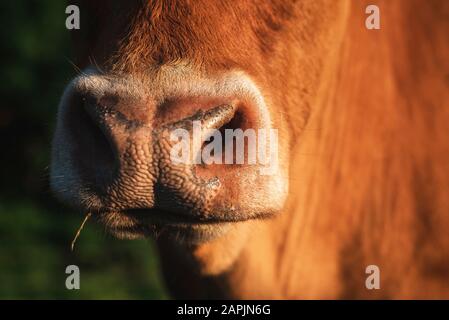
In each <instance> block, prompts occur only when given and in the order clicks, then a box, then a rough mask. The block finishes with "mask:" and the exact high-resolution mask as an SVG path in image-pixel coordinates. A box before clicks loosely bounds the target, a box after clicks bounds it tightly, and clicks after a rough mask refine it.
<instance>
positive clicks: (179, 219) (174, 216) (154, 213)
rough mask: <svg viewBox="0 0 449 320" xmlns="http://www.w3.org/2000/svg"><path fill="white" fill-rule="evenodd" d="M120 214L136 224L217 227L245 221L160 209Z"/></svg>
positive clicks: (138, 210)
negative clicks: (197, 215) (135, 221)
mask: <svg viewBox="0 0 449 320" xmlns="http://www.w3.org/2000/svg"><path fill="white" fill-rule="evenodd" d="M121 214H123V215H125V216H127V217H130V218H133V219H136V220H137V221H138V222H147V221H148V222H153V223H154V224H163V225H173V226H175V225H182V226H188V225H191V226H195V225H203V226H206V225H218V224H226V223H233V222H241V221H245V220H247V219H223V218H216V217H195V216H191V215H188V214H183V213H175V212H173V211H169V210H166V209H161V208H152V209H128V210H123V211H121Z"/></svg>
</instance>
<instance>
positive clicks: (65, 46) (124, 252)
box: [0, 0, 168, 299]
mask: <svg viewBox="0 0 449 320" xmlns="http://www.w3.org/2000/svg"><path fill="white" fill-rule="evenodd" d="M65 7H66V3H65V2H64V1H56V0H45V1H1V2H0V19H1V20H0V21H1V22H2V28H1V29H0V38H1V43H2V48H1V51H0V54H1V61H2V63H3V65H2V66H1V72H0V83H1V86H0V92H1V94H0V96H1V100H0V101H1V102H0V154H1V157H0V159H1V160H0V161H1V164H0V299H108V298H111V299H116V298H117V299H121V298H123V299H128V298H134V299H159V298H167V297H168V296H167V293H166V291H165V289H164V287H163V283H162V279H161V275H160V269H159V265H158V260H157V256H156V252H155V248H154V246H153V244H152V243H151V242H150V241H145V240H134V241H123V240H120V241H119V240H115V239H113V238H112V237H111V236H109V235H107V234H106V233H105V232H104V231H103V229H102V228H101V227H100V226H98V225H95V224H92V223H87V225H86V227H85V228H84V230H83V232H82V233H81V237H80V238H79V239H78V242H77V244H76V247H75V251H74V252H73V253H72V252H71V251H70V242H71V241H72V238H73V236H74V235H75V232H76V230H77V229H78V227H79V225H80V223H81V220H82V219H83V217H82V215H80V214H79V213H76V212H73V211H71V210H70V209H68V208H66V207H64V206H62V205H60V204H58V203H57V201H56V200H55V199H54V198H53V197H52V195H51V193H50V191H49V187H48V165H49V153H50V142H51V137H52V132H53V128H54V124H55V115H56V109H57V108H56V107H57V104H58V100H59V97H60V95H61V93H62V91H63V89H64V86H65V85H66V84H67V83H68V82H69V81H70V79H71V78H72V77H73V76H74V75H75V74H76V72H75V70H74V68H73V67H72V65H71V64H70V61H71V53H70V42H69V40H70V39H69V32H68V30H66V29H65V18H66V14H65ZM81 14H82V12H81ZM70 264H75V265H77V266H79V268H80V270H81V289H80V290H67V289H66V288H65V279H66V277H67V275H66V274H65V268H66V266H67V265H70Z"/></svg>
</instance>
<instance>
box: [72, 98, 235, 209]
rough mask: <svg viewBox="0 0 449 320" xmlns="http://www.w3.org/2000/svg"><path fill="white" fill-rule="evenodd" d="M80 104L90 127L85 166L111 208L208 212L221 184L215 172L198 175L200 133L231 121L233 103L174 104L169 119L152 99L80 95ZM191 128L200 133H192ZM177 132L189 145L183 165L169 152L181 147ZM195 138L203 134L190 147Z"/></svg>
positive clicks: (203, 133) (86, 140)
mask: <svg viewBox="0 0 449 320" xmlns="http://www.w3.org/2000/svg"><path fill="white" fill-rule="evenodd" d="M81 101H82V112H84V113H85V114H86V116H87V117H88V118H89V121H87V124H88V125H90V126H91V128H88V129H87V130H86V132H82V133H81V134H82V135H84V136H86V135H88V137H87V138H86V137H85V138H84V142H85V145H84V146H82V145H81V146H80V149H83V148H85V151H87V157H88V158H89V157H90V161H87V162H85V163H84V165H85V166H86V168H87V169H89V170H90V172H91V174H92V175H93V176H94V177H96V179H95V181H94V182H93V183H94V184H96V185H97V187H99V188H100V189H102V190H101V191H102V192H103V193H105V194H107V195H108V197H109V199H108V204H107V206H108V207H109V208H111V209H120V210H125V209H126V210H129V209H142V208H153V207H155V206H158V207H161V208H164V209H169V210H172V211H173V210H176V211H177V212H179V211H184V212H185V211H189V212H205V211H207V208H208V207H209V206H210V202H211V201H213V199H214V197H215V195H216V194H217V193H218V191H219V189H220V186H221V184H220V180H219V177H217V176H216V175H214V173H213V172H211V173H209V174H208V175H206V176H200V175H198V174H197V170H196V167H197V166H198V162H197V161H196V159H197V157H196V156H195V155H196V154H201V148H202V146H203V144H202V137H203V135H205V134H207V132H208V131H209V130H213V129H220V128H222V127H223V126H224V125H225V124H227V123H229V122H230V121H231V120H232V119H233V117H234V116H235V112H236V106H235V105H233V104H232V103H228V104H227V103H223V104H219V105H214V104H211V103H207V104H201V103H199V104H196V103H190V104H185V103H180V104H179V106H176V102H173V103H172V106H171V107H170V110H171V112H170V116H169V117H167V116H164V115H163V114H162V113H161V112H157V109H158V108H157V107H156V106H155V105H154V104H152V102H151V101H144V100H138V99H134V100H133V99H127V98H121V97H118V96H114V95H104V96H102V97H101V98H95V97H89V96H82V97H81ZM174 114H175V115H176V114H178V116H174ZM189 114H190V115H189ZM195 125H196V126H199V128H200V129H199V130H200V132H198V131H196V132H194V129H195ZM85 126H86V124H85ZM180 130H181V131H182V132H184V133H186V134H187V135H186V136H185V138H186V140H185V141H183V142H182V143H184V144H187V145H189V150H190V154H191V156H189V157H187V158H185V160H184V161H176V159H174V158H173V152H172V151H173V148H174V146H175V145H178V144H179V140H178V139H174V138H173V134H174V133H176V132H179V131H180ZM195 134H196V135H198V134H199V135H200V136H201V137H200V139H199V141H200V142H201V143H200V144H198V143H194V141H193V140H195V138H198V137H195ZM177 137H179V136H177ZM93 149H95V150H93ZM92 155H96V156H95V157H92Z"/></svg>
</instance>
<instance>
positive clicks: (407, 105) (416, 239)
mask: <svg viewBox="0 0 449 320" xmlns="http://www.w3.org/2000/svg"><path fill="white" fill-rule="evenodd" d="M255 3H257V4H258V5H257V6H249V5H248V4H247V3H246V1H245V2H243V1H242V2H240V1H238V2H233V3H232V6H231V5H226V4H221V3H219V2H217V3H216V4H214V5H210V3H209V2H208V1H205V0H204V1H195V5H193V2H190V1H149V2H148V3H147V4H144V5H143V6H140V7H138V8H136V11H135V12H127V13H126V14H127V15H129V16H131V17H133V23H131V24H129V25H128V24H125V23H122V22H121V21H122V20H123V21H124V20H126V19H120V17H119V16H117V23H116V24H115V26H116V27H115V28H114V30H112V31H111V30H109V32H108V33H107V34H104V35H102V34H100V35H96V37H107V39H110V46H108V48H104V47H101V46H98V45H95V36H92V37H91V38H90V39H91V40H90V42H89V43H88V44H87V45H85V47H87V48H94V49H92V52H90V53H87V54H86V52H84V55H83V56H84V57H87V56H88V54H92V55H93V56H94V57H95V59H96V61H97V62H98V64H99V65H100V66H101V68H103V69H105V70H107V72H113V73H116V74H120V73H139V72H141V71H142V70H144V69H145V68H146V67H147V66H150V65H159V66H162V65H166V64H171V63H176V62H177V61H180V60H182V61H189V62H190V63H192V65H194V66H195V67H197V68H202V69H203V71H205V72H209V73H213V72H214V70H216V69H232V68H233V67H234V66H237V65H238V66H239V67H240V68H243V69H245V71H247V72H248V74H250V75H251V76H254V77H255V78H256V79H257V81H258V85H260V87H261V88H262V90H263V91H264V92H271V93H273V94H272V96H270V97H269V98H270V101H271V102H272V103H273V105H276V106H278V107H279V109H277V110H276V111H277V113H275V112H274V111H273V113H275V117H277V120H279V119H282V117H284V119H287V122H288V125H289V126H288V128H286V129H285V128H284V129H285V130H286V131H288V133H289V143H290V145H291V146H292V150H293V151H292V152H291V155H290V159H289V163H290V170H291V172H290V193H289V198H288V202H287V204H286V206H285V208H284V212H283V214H282V215H280V216H279V217H277V218H275V219H273V220H269V221H251V222H250V223H251V224H252V225H251V230H252V231H251V233H250V234H249V235H248V236H247V237H246V238H244V239H243V240H242V239H240V240H239V239H237V240H238V241H237V240H236V239H234V238H232V237H231V238H225V239H218V240H215V241H213V242H210V243H206V244H203V245H199V246H197V247H195V248H192V252H191V254H186V253H185V252H184V251H182V250H180V249H179V248H178V247H176V246H173V244H171V243H165V242H163V241H161V242H159V246H160V248H161V254H162V264H163V267H164V271H165V275H166V279H167V283H168V285H169V287H170V288H171V289H173V292H174V293H175V296H180V297H232V298H431V297H442V298H449V233H448V231H447V228H449V197H448V194H449V142H448V137H449V125H448V123H449V106H448V101H449V93H448V92H449V90H448V83H449V80H448V79H449V78H448V77H449V61H448V59H447V57H448V55H449V42H448V41H447V30H449V19H448V17H449V3H448V2H447V1H441V0H403V1H400V0H397V1H386V0H378V1H376V5H378V6H379V7H380V10H381V29H380V30H368V29H366V28H365V25H364V23H365V18H366V15H365V8H366V6H367V5H368V4H371V3H370V2H368V1H351V2H350V6H351V8H350V14H349V15H348V16H346V14H347V11H346V10H344V9H342V8H341V6H340V5H337V4H336V2H334V1H303V2H300V3H298V4H297V5H296V6H293V2H291V3H290V2H288V3H287V2H286V1H279V2H276V1H271V2H266V3H265V4H264V3H263V2H260V3H259V2H258V1H255ZM303 3H307V6H304V7H306V8H307V10H308V11H306V12H302V9H303ZM175 7H176V9H175ZM99 8H100V9H98V10H105V11H107V10H113V9H114V8H108V7H107V5H104V6H103V5H102V6H99ZM323 8H326V10H322V9H323ZM251 10H257V13H258V14H254V12H252V11H251ZM111 12H112V11H111ZM114 12H116V11H114ZM169 12H171V14H169ZM173 12H175V14H173ZM235 12H240V13H246V15H245V14H242V18H246V19H247V20H245V22H244V23H241V24H233V23H232V22H231V20H228V19H226V16H228V15H232V14H233V13H235ZM298 12H301V14H302V17H303V18H304V20H307V23H309V24H310V25H313V26H314V28H312V29H313V30H323V29H326V26H328V25H334V26H335V27H336V28H338V30H330V31H329V34H331V32H332V35H335V36H332V37H330V36H329V34H324V35H323V34H321V33H320V34H319V35H317V34H318V31H317V34H314V33H313V30H312V29H304V28H303V25H302V22H301V21H302V20H301V19H299V20H298V19H297V18H298V16H297V15H298ZM180 17H182V18H183V19H177V18H180ZM216 17H223V19H221V20H220V19H216ZM254 17H262V18H261V19H255V18H254ZM184 18H185V19H184ZM294 18H295V19H294ZM339 19H341V20H342V22H341V23H340V22H337V23H332V22H335V21H337V20H338V21H339ZM181 20H182V21H183V23H182V24H180V23H179V21H181ZM98 23H101V20H100V21H99V22H98ZM294 24H297V25H294ZM280 30H283V31H285V30H287V31H286V32H285V33H283V37H282V38H280V37H278V34H279V31H280ZM292 30H299V31H298V32H294V31H292ZM193 31H194V32H193ZM301 31H303V32H301ZM215 33H216V34H217V37H215ZM218 35H220V37H218ZM223 35H225V38H226V39H228V41H227V42H223V41H222V39H223ZM298 35H299V36H301V37H302V39H301V43H302V45H303V47H301V48H296V47H294V46H293V45H291V44H292V43H295V41H297V39H294V36H298ZM329 38H331V39H330V40H329ZM341 39H344V41H343V43H340V40H341ZM101 43H104V41H102V42H101ZM254 43H259V46H258V47H257V48H254V50H251V52H248V51H245V48H247V47H248V46H250V45H251V44H254ZM322 51H326V52H328V54H327V55H325V56H326V57H327V58H326V60H322V59H316V60H310V59H309V60H308V59H300V58H298V57H303V55H302V54H301V52H317V54H318V53H319V52H322ZM110 52H113V53H114V54H112V55H111V54H110ZM309 58H310V57H309ZM311 61H313V63H311ZM87 62H88V61H87V60H86V59H85V60H84V63H85V64H86V63H87ZM261 62H266V63H265V64H263V63H261ZM308 62H310V63H308ZM81 63H83V62H81ZM322 70H323V71H322ZM318 71H320V72H318ZM321 71H322V72H321ZM295 74H301V75H303V77H302V78H301V80H302V81H303V82H301V83H298V82H295V80H297V77H294V75H295ZM316 83H319V86H318V85H315V84H316ZM286 90H288V92H287V91H286ZM235 243H237V244H238V245H236V246H240V247H239V250H233V249H234V247H233V246H234V244H235ZM190 260H191V261H193V262H194V263H193V264H188V263H186V264H185V266H183V268H179V264H180V261H183V262H185V261H190ZM228 260H229V261H228ZM223 261H225V262H223ZM370 264H375V265H378V266H379V267H380V270H381V290H367V289H366V287H365V279H366V276H367V275H366V274H365V268H366V266H367V265H370ZM223 265H224V266H226V268H225V269H223V268H222V266H223Z"/></svg>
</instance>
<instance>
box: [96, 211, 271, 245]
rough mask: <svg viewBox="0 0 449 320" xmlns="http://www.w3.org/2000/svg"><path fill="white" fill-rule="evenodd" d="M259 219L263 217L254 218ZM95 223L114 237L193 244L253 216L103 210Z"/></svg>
mask: <svg viewBox="0 0 449 320" xmlns="http://www.w3.org/2000/svg"><path fill="white" fill-rule="evenodd" d="M258 218H259V219H260V218H263V217H258ZM94 219H95V220H96V221H97V222H100V223H101V224H103V225H104V226H105V227H106V228H107V230H108V231H109V232H110V233H111V234H112V235H114V236H116V237H117V238H121V239H137V238H148V237H149V236H153V237H155V238H157V239H159V238H167V239H174V240H176V241H177V242H181V243H189V244H195V243H200V242H204V241H210V240H213V239H215V238H218V237H220V236H223V235H224V234H225V233H226V232H227V231H229V230H230V228H231V227H232V225H236V224H239V223H243V222H245V221H248V220H252V219H253V218H228V219H221V218H215V217H209V218H197V217H191V216H189V215H185V214H181V213H174V212H171V211H167V210H164V209H158V208H153V209H128V210H123V211H103V212H98V213H97V214H95V215H94Z"/></svg>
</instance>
